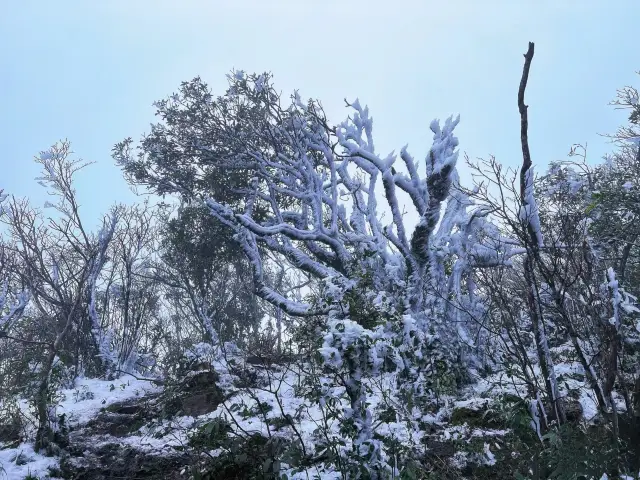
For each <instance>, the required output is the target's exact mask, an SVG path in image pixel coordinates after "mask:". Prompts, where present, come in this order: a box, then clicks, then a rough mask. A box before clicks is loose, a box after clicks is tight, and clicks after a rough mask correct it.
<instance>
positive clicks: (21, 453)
mask: <svg viewBox="0 0 640 480" xmlns="http://www.w3.org/2000/svg"><path fill="white" fill-rule="evenodd" d="M57 465H58V459H56V458H52V457H44V456H42V455H39V454H37V453H36V452H34V451H33V445H31V444H28V443H23V444H21V445H19V446H18V447H17V448H9V449H6V450H0V479H3V480H4V479H8V480H21V479H23V478H25V477H26V476H27V475H29V474H31V475H33V476H37V477H40V478H48V477H47V475H48V473H49V468H50V467H55V466H57Z"/></svg>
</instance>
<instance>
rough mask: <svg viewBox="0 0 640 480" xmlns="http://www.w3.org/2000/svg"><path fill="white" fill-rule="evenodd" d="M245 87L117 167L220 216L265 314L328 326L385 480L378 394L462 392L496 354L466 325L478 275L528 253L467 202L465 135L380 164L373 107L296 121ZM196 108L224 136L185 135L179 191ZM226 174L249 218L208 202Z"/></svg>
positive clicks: (366, 460) (242, 83) (123, 154)
mask: <svg viewBox="0 0 640 480" xmlns="http://www.w3.org/2000/svg"><path fill="white" fill-rule="evenodd" d="M229 82H230V86H229V89H228V90H227V93H226V95H225V96H224V97H221V98H220V99H217V100H213V99H212V97H211V96H210V95H209V94H208V93H203V92H206V89H203V87H202V86H201V84H200V83H199V81H195V82H194V83H193V84H190V85H185V86H184V88H183V91H182V95H175V96H172V97H170V98H169V99H167V100H166V101H163V102H159V103H157V104H156V106H157V107H158V109H159V114H160V115H161V116H162V117H163V118H165V119H166V121H167V124H166V125H163V124H160V125H157V126H154V128H153V131H152V134H151V136H149V137H147V138H146V139H145V141H144V143H143V146H142V149H141V151H140V154H139V155H138V157H137V158H132V157H131V156H130V154H128V153H127V152H128V147H129V144H130V142H125V143H123V144H122V145H121V146H120V148H119V150H118V152H119V153H117V155H116V157H117V158H119V160H120V163H121V164H122V165H123V166H124V168H125V171H127V172H129V173H130V174H131V175H132V176H136V178H138V179H142V180H143V181H144V182H145V183H147V184H149V185H152V186H154V187H155V188H157V189H158V191H159V192H160V191H166V190H168V189H173V190H174V191H177V192H179V193H181V194H182V195H183V196H185V197H186V198H191V199H194V198H195V199H198V198H199V199H200V200H202V201H204V202H205V203H206V205H207V206H208V207H209V209H210V212H211V214H212V215H213V216H214V217H215V218H217V219H218V220H219V221H220V222H222V223H223V224H224V225H226V226H228V227H229V228H231V229H232V230H233V232H234V233H235V240H236V241H237V242H238V243H239V245H240V246H241V247H242V250H243V251H244V254H245V255H246V257H247V258H248V259H249V261H250V262H251V266H252V269H253V280H254V286H255V289H256V294H257V295H258V296H259V297H260V298H262V299H263V300H265V301H267V302H269V303H271V304H273V305H274V306H276V307H277V308H279V309H282V310H283V311H284V312H286V313H287V314H288V315H291V316H296V317H303V318H307V317H314V316H325V317H326V321H325V322H324V327H323V328H324V331H325V333H324V334H323V340H322V344H321V345H319V350H318V351H319V353H320V355H321V358H322V360H323V363H324V366H325V368H326V369H327V373H329V374H331V375H332V378H333V381H334V382H337V383H338V384H340V385H342V386H343V387H344V389H345V390H344V392H345V395H346V397H347V398H348V402H349V408H347V409H345V410H344V412H343V422H344V424H345V426H347V425H350V426H351V427H350V428H351V430H352V433H350V435H351V436H352V438H353V439H354V448H353V451H352V455H353V458H351V460H352V461H353V462H354V465H358V464H360V465H365V466H366V467H367V468H368V469H370V473H371V474H372V475H373V474H374V473H372V472H375V471H379V473H378V474H382V473H381V472H382V471H386V470H388V469H389V468H391V467H390V466H389V465H388V464H387V463H386V461H385V460H384V457H385V455H384V453H383V451H382V449H383V447H382V445H381V444H380V442H378V441H377V440H375V439H374V432H373V428H372V424H371V422H372V416H371V411H370V409H369V408H368V395H367V392H366V387H365V379H367V378H370V377H372V376H375V375H378V374H380V373H382V372H383V371H388V372H395V373H396V374H397V376H398V377H397V379H398V384H399V386H400V387H401V390H402V391H403V395H405V396H406V398H407V399H409V398H410V399H411V400H410V401H411V402H416V401H419V402H425V401H428V399H431V398H434V395H436V394H437V393H443V392H446V391H447V390H451V389H455V388H456V385H459V384H461V382H463V381H464V380H465V378H466V376H467V374H468V372H467V369H468V367H469V365H470V362H471V365H473V360H472V359H469V353H470V352H471V351H472V349H473V348H474V347H476V345H474V342H475V341H476V339H478V338H480V336H478V335H476V326H475V325H473V324H472V322H471V318H470V317H469V315H466V314H465V312H467V311H469V310H470V311H473V310H474V309H475V308H477V305H476V303H477V292H476V291H475V289H474V281H473V276H474V272H475V271H476V270H478V269H487V268H494V267H497V266H499V265H504V264H506V263H507V262H508V261H509V260H510V258H511V256H512V255H514V254H515V253H519V250H517V249H516V250H514V249H513V248H512V245H511V242H510V241H508V240H507V239H505V238H503V237H502V235H501V234H500V232H499V231H498V229H497V228H496V227H495V226H494V225H492V224H491V222H490V220H489V218H488V213H489V212H488V211H487V210H485V209H483V208H475V207H474V205H473V202H472V201H471V200H470V199H469V197H468V195H467V194H465V193H464V192H463V191H462V190H461V189H460V188H459V181H458V174H457V171H456V162H457V158H458V151H457V146H458V139H457V138H456V137H455V135H454V129H455V127H456V125H457V124H458V119H454V118H449V119H447V120H446V121H445V122H444V123H443V124H441V123H440V122H438V121H433V122H432V123H431V125H430V129H431V131H432V134H433V144H432V147H431V148H430V150H429V151H428V152H427V154H426V158H425V159H424V161H422V162H419V161H416V160H415V159H414V158H413V157H412V156H411V155H410V154H409V151H408V149H407V148H406V147H405V148H402V149H401V150H400V153H399V154H398V155H396V154H395V153H390V154H388V155H380V154H379V153H378V152H377V151H376V149H375V146H374V140H373V120H372V118H371V116H370V113H369V110H368V108H366V107H363V106H362V105H361V104H360V102H359V101H357V100H356V101H354V102H353V103H351V104H349V105H348V108H349V109H350V111H351V115H350V117H349V118H348V119H347V120H345V121H344V122H342V123H340V124H339V125H337V126H335V127H334V126H331V125H330V124H329V121H328V120H327V118H326V116H325V113H324V111H323V109H322V107H321V105H320V104H319V102H317V101H313V100H310V101H307V102H305V101H303V100H302V99H301V97H300V96H299V95H298V93H295V94H294V95H293V96H292V98H291V103H290V104H289V105H287V106H284V105H282V103H281V99H280V97H279V96H278V94H277V93H276V91H275V90H274V88H273V87H272V86H271V84H270V78H269V76H268V75H261V76H255V75H253V76H246V75H244V74H243V75H231V76H229ZM193 92H199V93H200V95H199V96H196V97H197V100H195V99H194V93H193ZM194 104H196V105H198V108H202V109H205V110H207V109H210V110H212V111H214V112H217V114H216V115H213V116H212V121H211V122H210V123H209V128H211V126H210V125H213V128H212V131H211V132H209V135H208V136H203V135H202V133H201V132H200V131H195V130H192V131H191V133H189V131H188V130H187V131H186V132H185V133H181V135H183V137H182V138H181V142H182V145H185V144H186V145H187V146H188V147H187V148H188V149H189V150H190V152H191V156H192V157H191V158H192V160H193V162H194V165H193V168H188V169H185V170H181V169H180V168H179V167H178V170H180V172H181V173H179V174H178V175H173V174H172V175H171V176H165V175H164V173H165V172H168V171H169V169H170V168H174V169H175V167H170V166H169V164H168V160H169V155H171V153H170V151H171V149H170V148H169V147H170V145H169V142H172V141H173V133H172V131H171V130H170V129H171V126H172V125H173V123H172V122H173V121H174V120H173V119H178V118H187V117H186V116H187V115H189V112H191V111H193V108H194ZM203 104H204V105H203ZM149 167H151V168H149ZM213 170H215V171H230V172H233V171H242V172H244V173H243V174H244V176H245V178H247V181H246V182H245V183H243V184H241V186H239V188H237V189H236V190H235V191H234V193H235V195H236V196H234V197H233V198H234V201H233V202H229V201H228V199H227V198H225V196H224V195H219V196H212V195H211V193H214V192H210V191H206V190H204V191H202V190H201V183H200V182H201V181H202V179H204V178H207V177H208V175H209V171H213ZM174 173H177V172H174ZM238 195H241V197H242V200H241V201H239V202H238V201H237V198H238ZM387 219H388V220H387ZM412 223H414V224H415V225H412ZM265 252H270V253H271V254H274V255H276V257H277V259H278V261H279V262H288V263H290V264H291V265H292V266H294V267H295V268H297V269H298V270H299V271H301V272H303V273H304V274H305V275H306V276H307V277H308V278H309V279H310V280H312V281H314V282H316V283H317V285H318V294H317V295H314V296H313V297H307V299H306V300H304V301H300V300H294V299H292V298H289V297H288V296H287V295H286V293H285V292H282V291H280V290H278V289H277V288H274V287H273V286H272V285H271V284H270V282H268V281H267V278H266V276H265V268H266V266H267V257H266V255H265ZM324 401H326V399H324ZM376 475H377V474H376Z"/></svg>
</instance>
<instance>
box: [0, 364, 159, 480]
mask: <svg viewBox="0 0 640 480" xmlns="http://www.w3.org/2000/svg"><path fill="white" fill-rule="evenodd" d="M158 391H159V388H158V387H156V386H155V385H153V384H152V383H150V382H147V381H142V380H136V379H135V378H133V377H130V376H123V377H121V378H118V379H116V380H112V381H105V380H95V379H78V380H77V381H76V387H75V388H73V389H68V390H62V391H60V392H59V397H60V401H59V403H58V407H57V410H56V414H57V415H61V414H63V413H64V414H66V417H67V422H68V425H70V426H80V425H83V424H85V423H87V422H88V421H89V420H91V419H92V418H94V417H95V416H96V414H97V413H98V412H99V411H100V410H101V409H102V408H105V407H107V406H109V405H111V404H113V403H116V402H122V401H124V400H129V399H131V398H136V397H141V396H145V395H148V394H149V393H155V392H158ZM20 407H21V409H22V411H23V414H25V416H26V417H27V418H30V419H31V420H33V412H32V411H31V409H30V408H29V405H28V404H27V403H26V402H21V403H20ZM33 430H34V429H33V427H32V431H31V432H30V433H31V434H33V433H34V432H33ZM57 464H58V460H57V459H56V458H51V457H44V456H42V455H39V454H37V453H36V452H34V450H33V444H32V443H27V442H25V443H22V444H20V445H19V446H17V447H16V448H7V449H3V450H0V479H8V480H20V479H23V478H24V477H26V476H27V475H29V474H31V475H33V476H37V477H40V479H41V480H42V479H44V478H49V476H48V475H49V468H51V467H55V466H57Z"/></svg>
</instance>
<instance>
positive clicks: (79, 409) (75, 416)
mask: <svg viewBox="0 0 640 480" xmlns="http://www.w3.org/2000/svg"><path fill="white" fill-rule="evenodd" d="M160 391H161V388H160V387H158V386H156V385H154V384H153V383H152V382H149V381H146V380H138V379H136V378H134V377H131V376H123V377H120V378H118V379H116V380H111V381H109V380H98V379H88V378H80V379H78V380H76V386H75V388H73V389H68V390H62V391H60V392H59V393H60V401H59V402H58V407H57V409H56V414H57V415H61V414H63V413H64V414H66V417H67V421H68V422H69V424H70V425H83V424H85V423H87V422H88V421H89V420H91V419H92V418H95V416H96V414H97V413H98V412H99V411H100V410H101V409H102V408H105V407H108V406H109V405H112V404H114V403H117V402H123V401H125V400H130V399H132V398H136V397H143V396H146V395H149V394H151V393H159V392H160Z"/></svg>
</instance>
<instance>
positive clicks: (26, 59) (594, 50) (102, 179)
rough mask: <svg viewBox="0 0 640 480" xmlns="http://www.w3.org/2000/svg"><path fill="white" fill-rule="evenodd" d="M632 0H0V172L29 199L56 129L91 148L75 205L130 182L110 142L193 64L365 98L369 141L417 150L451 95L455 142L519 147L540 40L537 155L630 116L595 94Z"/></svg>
mask: <svg viewBox="0 0 640 480" xmlns="http://www.w3.org/2000/svg"><path fill="white" fill-rule="evenodd" d="M638 19H640V2H639V1H637V0H629V1H604V0H602V1H592V0H582V1H579V0H576V1H569V0H566V1H563V0H551V1H545V0H537V1H524V0H523V1H519V0H501V1H498V0H484V1H483V0H466V1H443V0H440V1H438V2H435V1H430V0H422V1H420V0H413V1H401V0H395V1H377V0H368V1H365V0H363V1H360V0H358V1H350V0H342V1H336V0H330V1H327V0H325V1H311V0H297V1H294V0H291V1H276V0H271V1H257V0H255V1H241V0H229V1H189V0H180V1H178V0H175V1H160V0H144V1H143V0H113V1H106V0H105V1H90V0H83V1H67V0H51V1H28V0H0V95H1V99H0V172H2V173H1V175H2V176H1V177H0V188H4V189H5V192H9V193H14V194H17V195H28V196H31V197H32V198H34V200H35V201H36V203H39V204H42V203H43V201H44V195H43V192H42V189H41V188H40V187H39V186H38V185H37V183H36V182H34V181H33V178H34V177H35V176H37V173H38V171H37V166H36V165H35V164H34V163H33V162H32V157H33V155H35V154H37V153H38V152H39V151H40V150H43V149H46V148H47V147H48V146H49V145H51V144H52V143H54V142H55V141H56V140H58V139H63V138H68V139H69V140H70V141H71V142H72V144H73V148H74V151H75V152H77V154H78V155H79V156H81V157H82V158H84V159H85V160H93V161H96V162H97V164H96V165H93V166H91V167H89V169H88V170H86V171H85V172H84V173H83V174H82V175H81V176H80V177H79V180H80V183H79V184H78V192H79V195H80V199H81V203H82V204H83V207H84V214H85V215H87V221H89V222H90V223H93V219H94V218H95V219H96V220H97V217H98V216H99V215H100V214H101V213H103V212H105V211H106V210H107V208H108V207H109V205H110V204H112V203H113V202H114V201H123V200H124V201H129V200H131V199H132V194H131V193H129V191H128V187H127V186H126V184H125V182H124V181H123V180H122V178H121V175H120V172H119V170H118V169H117V168H116V167H115V166H114V164H113V162H112V160H111V158H110V150H111V147H112V146H113V144H114V143H115V142H117V141H119V140H121V139H123V138H124V137H126V136H132V137H133V138H134V139H138V138H139V137H140V135H141V134H142V133H143V132H145V131H148V129H149V123H150V122H152V121H154V116H153V112H154V110H153V108H152V107H151V103H152V102H153V101H154V100H157V99H160V98H163V97H165V96H166V95H168V94H170V93H171V92H173V91H175V90H176V88H177V86H178V85H179V83H180V82H181V81H183V80H189V79H191V78H193V77H194V76H196V75H200V76H201V77H203V78H204V79H205V81H207V82H208V83H209V84H210V86H211V87H212V88H213V89H214V92H216V93H221V92H223V90H224V86H225V74H226V73H227V72H228V71H229V70H231V69H232V68H237V69H243V70H245V71H248V72H253V71H264V70H269V71H271V72H272V73H273V74H274V76H275V82H276V86H278V87H279V88H280V89H281V90H282V91H283V92H285V93H289V92H290V91H291V90H293V89H294V88H298V89H300V92H301V94H302V95H303V96H313V97H317V98H320V99H321V100H322V101H323V103H324V105H325V107H326V109H327V111H328V112H329V114H330V117H331V119H332V120H334V121H335V122H338V121H340V120H342V118H343V117H344V115H346V113H347V112H346V110H345V109H344V108H343V102H342V99H343V98H344V97H348V98H349V99H352V98H354V97H356V96H358V97H359V98H360V99H361V101H362V102H363V103H366V104H368V105H369V106H370V108H371V110H372V114H373V117H374V129H375V131H374V134H375V135H376V139H377V146H378V148H379V150H381V151H383V152H384V153H387V152H388V151H389V150H391V149H396V150H397V149H399V147H401V146H402V145H403V144H405V143H409V146H410V151H411V152H412V153H413V154H414V155H415V156H420V157H422V156H423V155H424V153H425V151H426V149H427V147H428V145H429V144H430V138H431V136H430V132H429V130H428V126H429V123H430V121H431V119H432V118H436V117H437V118H444V117H446V116H448V115H449V114H451V113H460V115H461V124H460V127H459V129H458V137H459V138H460V142H461V145H460V146H461V150H462V151H465V152H467V153H468V154H469V155H470V156H472V157H478V156H487V155H489V154H494V155H495V156H496V157H497V158H498V159H499V160H500V161H502V162H504V163H507V164H512V165H515V164H517V163H518V162H519V161H520V147H519V118H518V112H517V107H516V93H517V86H518V82H519V79H520V75H521V70H522V62H523V58H522V54H523V53H524V52H525V51H526V48H527V42H528V41H530V40H531V41H534V42H536V57H535V59H534V62H533V66H532V71H531V76H530V83H529V88H528V92H527V103H528V104H529V105H530V132H531V133H530V140H531V151H532V155H533V159H534V162H535V163H537V164H538V165H540V167H539V169H541V168H542V167H543V166H544V165H545V164H546V163H547V162H548V161H549V160H553V159H558V158H562V157H564V156H565V154H566V153H567V152H568V150H569V147H570V145H571V144H572V143H577V142H588V143H589V146H590V152H589V154H590V156H591V157H592V158H595V157H599V156H601V155H602V154H604V153H605V152H606V151H608V150H610V146H609V145H608V144H607V143H606V140H604V139H602V138H601V137H599V136H598V133H612V132H613V131H614V130H615V129H616V127H617V126H618V125H619V124H620V123H622V122H624V120H625V116H624V114H622V113H620V112H616V111H615V110H613V108H612V107H610V106H608V105H607V103H608V102H609V101H610V100H611V99H613V97H614V96H615V90H616V89H617V88H619V87H622V86H624V85H626V84H636V85H637V84H638V83H640V82H638V80H640V78H636V75H635V73H634V72H635V71H636V70H638V69H640V51H639V50H638V48H637V28H638Z"/></svg>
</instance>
